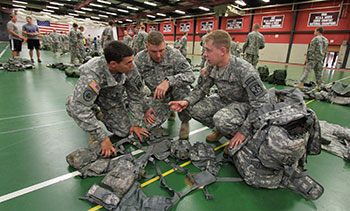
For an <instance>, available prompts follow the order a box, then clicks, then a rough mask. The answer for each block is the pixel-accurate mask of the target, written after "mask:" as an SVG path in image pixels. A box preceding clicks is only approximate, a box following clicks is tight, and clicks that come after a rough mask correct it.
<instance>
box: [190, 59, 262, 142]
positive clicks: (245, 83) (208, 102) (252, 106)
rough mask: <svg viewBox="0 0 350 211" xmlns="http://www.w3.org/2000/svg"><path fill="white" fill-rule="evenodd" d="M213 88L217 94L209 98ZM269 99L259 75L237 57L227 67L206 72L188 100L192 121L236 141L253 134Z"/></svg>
mask: <svg viewBox="0 0 350 211" xmlns="http://www.w3.org/2000/svg"><path fill="white" fill-rule="evenodd" d="M214 85H215V86H216V87H217V94H216V93H215V94H212V95H209V96H208V97H206V95H207V94H208V93H209V91H210V88H211V87H212V86H214ZM267 99H268V98H267V91H266V88H265V86H264V85H263V83H262V81H261V80H260V77H259V73H258V72H257V71H256V70H255V68H254V67H253V66H252V65H250V64H249V63H248V62H246V61H244V60H243V59H241V58H238V57H234V56H232V57H231V58H230V61H229V64H228V65H227V66H226V67H217V66H207V68H204V69H203V70H202V72H201V75H200V77H199V79H198V86H197V87H196V88H195V89H194V90H192V92H191V93H190V94H189V96H188V97H186V98H185V100H187V101H188V102H189V108H188V110H190V114H191V117H192V118H194V119H196V120H198V121H199V122H201V123H202V124H204V125H206V126H208V127H211V128H213V127H215V129H216V130H217V131H218V132H220V133H221V134H223V135H225V136H226V137H233V136H234V135H235V134H236V132H237V131H238V130H239V131H240V132H241V133H242V134H243V135H245V136H248V135H249V134H251V131H250V130H251V125H250V123H251V121H252V120H254V118H256V117H257V109H258V108H260V107H261V106H262V105H263V104H264V103H265V102H266V100H267Z"/></svg>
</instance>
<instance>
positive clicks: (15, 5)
mask: <svg viewBox="0 0 350 211" xmlns="http://www.w3.org/2000/svg"><path fill="white" fill-rule="evenodd" d="M12 6H14V7H21V8H26V6H23V5H17V4H12Z"/></svg>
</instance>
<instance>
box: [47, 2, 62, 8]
mask: <svg viewBox="0 0 350 211" xmlns="http://www.w3.org/2000/svg"><path fill="white" fill-rule="evenodd" d="M49 3H50V4H53V5H57V6H61V7H62V6H64V4H62V3H57V2H54V1H50V2H49Z"/></svg>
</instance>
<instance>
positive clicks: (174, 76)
mask: <svg viewBox="0 0 350 211" xmlns="http://www.w3.org/2000/svg"><path fill="white" fill-rule="evenodd" d="M134 62H135V65H136V66H137V69H138V70H139V72H140V74H141V76H142V79H143V80H144V82H145V84H146V86H147V87H148V88H149V89H150V90H151V95H150V96H149V97H148V98H147V99H146V101H145V104H144V111H146V110H148V109H149V108H151V107H152V108H153V109H154V110H155V112H156V114H157V116H156V123H155V124H153V125H152V127H157V126H159V125H161V124H162V123H163V122H165V121H166V120H167V119H168V117H169V116H170V107H169V106H168V102H169V101H171V100H182V99H183V98H184V97H185V96H186V95H187V94H188V93H189V92H190V84H192V83H193V81H194V80H195V78H194V75H193V72H192V67H191V65H190V64H189V63H188V62H187V60H186V59H185V58H184V57H183V56H182V55H181V54H180V52H179V51H178V50H176V49H174V48H172V47H169V46H167V47H166V53H165V56H164V58H163V60H162V61H161V62H160V63H157V62H155V61H153V60H152V58H151V57H150V55H149V53H148V51H147V50H144V51H141V52H139V53H138V54H137V55H136V56H135V59H134ZM165 79H168V81H169V84H170V87H169V89H168V91H167V93H166V96H165V98H164V99H161V100H153V95H154V92H155V90H156V88H157V86H158V85H159V84H160V83H162V82H163V81H164V80H165ZM179 117H180V119H181V121H182V122H188V121H189V120H190V119H191V117H190V116H189V115H188V113H187V111H184V112H181V113H179ZM148 127H150V125H148Z"/></svg>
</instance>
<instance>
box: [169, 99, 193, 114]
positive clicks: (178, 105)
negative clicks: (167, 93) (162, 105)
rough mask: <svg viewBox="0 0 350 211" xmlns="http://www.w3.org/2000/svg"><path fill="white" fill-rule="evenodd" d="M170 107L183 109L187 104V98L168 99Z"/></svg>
mask: <svg viewBox="0 0 350 211" xmlns="http://www.w3.org/2000/svg"><path fill="white" fill-rule="evenodd" d="M168 105H169V106H170V108H171V109H172V110H174V111H177V112H181V111H183V110H185V109H186V108H187V106H188V101H187V100H181V101H170V102H169V103H168Z"/></svg>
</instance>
